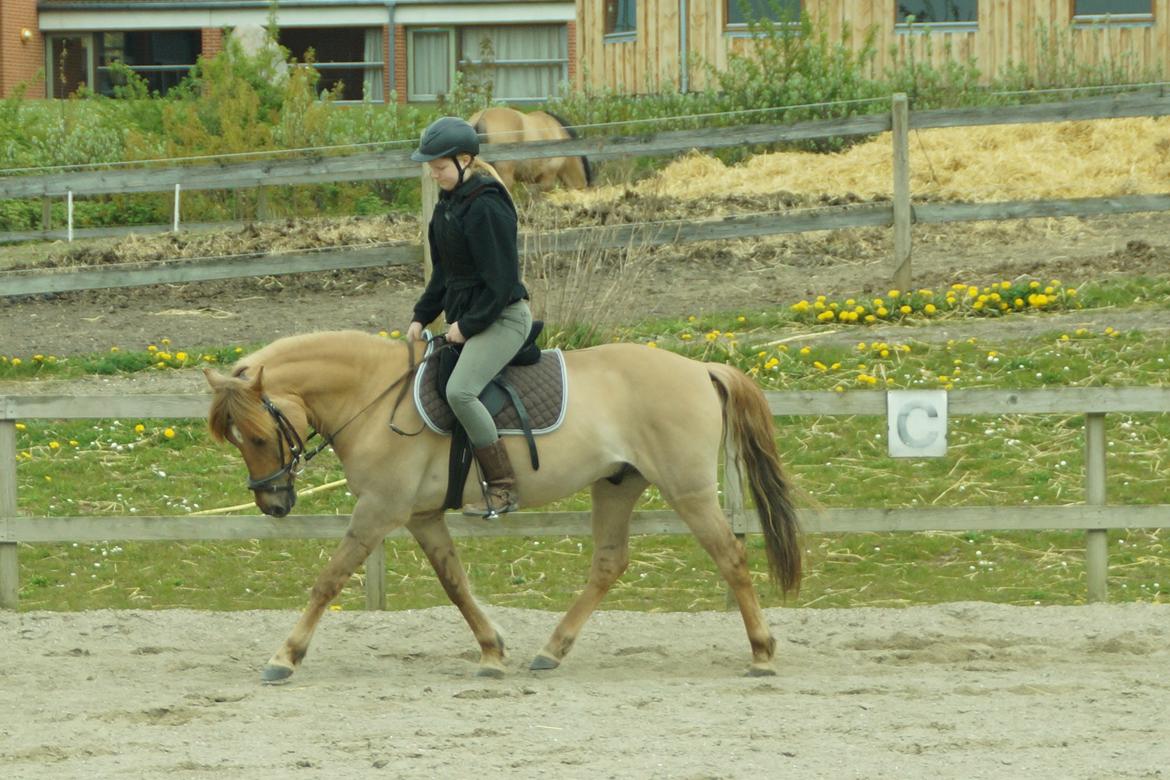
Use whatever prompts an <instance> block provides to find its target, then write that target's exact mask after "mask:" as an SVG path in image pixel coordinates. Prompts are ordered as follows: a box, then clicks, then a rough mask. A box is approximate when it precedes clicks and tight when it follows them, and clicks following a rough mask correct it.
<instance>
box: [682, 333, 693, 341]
mask: <svg viewBox="0 0 1170 780" xmlns="http://www.w3.org/2000/svg"><path fill="white" fill-rule="evenodd" d="M679 338H680V339H682V340H683V341H690V340H691V339H693V338H694V336H692V335H691V334H690V333H684V334H682V335H681V336H679Z"/></svg>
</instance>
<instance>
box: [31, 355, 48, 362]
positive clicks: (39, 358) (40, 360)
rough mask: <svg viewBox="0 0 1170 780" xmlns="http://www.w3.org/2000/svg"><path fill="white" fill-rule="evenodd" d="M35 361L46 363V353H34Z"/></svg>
mask: <svg viewBox="0 0 1170 780" xmlns="http://www.w3.org/2000/svg"><path fill="white" fill-rule="evenodd" d="M33 362H34V363H44V362H45V356H44V355H33Z"/></svg>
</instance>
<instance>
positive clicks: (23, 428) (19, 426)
mask: <svg viewBox="0 0 1170 780" xmlns="http://www.w3.org/2000/svg"><path fill="white" fill-rule="evenodd" d="M16 430H18V431H26V430H28V426H27V425H25V424H24V423H17V424H16Z"/></svg>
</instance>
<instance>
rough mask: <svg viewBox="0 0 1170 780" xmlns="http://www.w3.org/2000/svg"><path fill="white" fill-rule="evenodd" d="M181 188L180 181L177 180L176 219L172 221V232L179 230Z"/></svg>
mask: <svg viewBox="0 0 1170 780" xmlns="http://www.w3.org/2000/svg"><path fill="white" fill-rule="evenodd" d="M179 189H180V185H179V182H175V218H174V221H173V222H172V223H171V232H172V233H178V232H179Z"/></svg>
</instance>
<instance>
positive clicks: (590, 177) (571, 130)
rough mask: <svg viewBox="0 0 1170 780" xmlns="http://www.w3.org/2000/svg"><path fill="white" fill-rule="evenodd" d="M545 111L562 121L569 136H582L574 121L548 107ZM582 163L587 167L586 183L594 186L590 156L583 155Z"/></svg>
mask: <svg viewBox="0 0 1170 780" xmlns="http://www.w3.org/2000/svg"><path fill="white" fill-rule="evenodd" d="M544 113H546V114H548V115H549V116H551V117H552V118H553V119H555V120H557V121H558V122H560V123H561V127H563V128H565V132H566V133H568V134H569V138H580V137H581V136H579V135H577V130H576V129H575V128H574V127H573V125H572V123H570V122H568V121H567V120H566V119H565V118H564V117H563V116H560V115H559V114H554V113H553V112H552V111H549V110H548V109H547V108H546V109H544ZM581 165H582V166H583V167H584V168H585V184H586V185H587V186H590V187H592V186H593V166H591V165H590V164H589V158H588V157H586V156H585V155H581Z"/></svg>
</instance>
